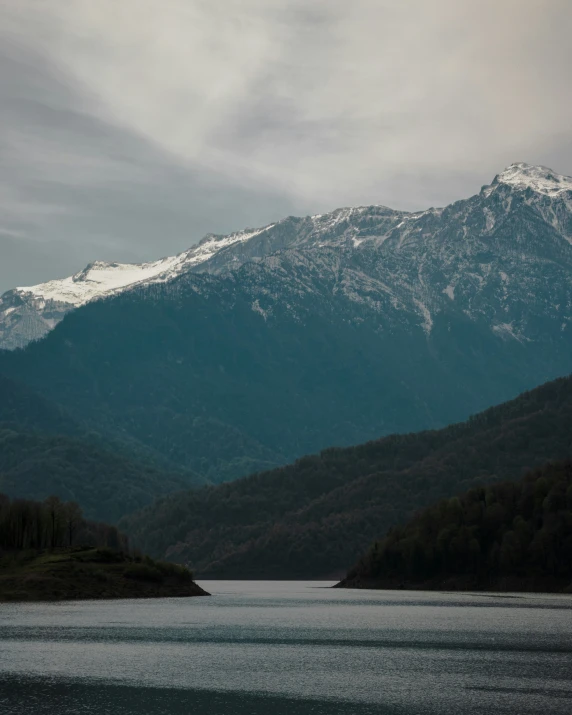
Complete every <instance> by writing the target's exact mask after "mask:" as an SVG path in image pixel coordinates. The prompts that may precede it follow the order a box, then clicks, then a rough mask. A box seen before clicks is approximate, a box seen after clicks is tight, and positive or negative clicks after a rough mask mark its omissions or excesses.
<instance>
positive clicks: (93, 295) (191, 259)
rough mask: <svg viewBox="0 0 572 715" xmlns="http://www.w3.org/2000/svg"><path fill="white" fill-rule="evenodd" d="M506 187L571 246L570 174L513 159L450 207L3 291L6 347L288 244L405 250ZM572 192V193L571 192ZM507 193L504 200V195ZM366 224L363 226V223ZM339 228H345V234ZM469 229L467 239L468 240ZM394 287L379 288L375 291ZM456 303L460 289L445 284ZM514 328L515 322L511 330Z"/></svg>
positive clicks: (203, 244) (320, 217) (213, 245)
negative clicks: (112, 303)
mask: <svg viewBox="0 0 572 715" xmlns="http://www.w3.org/2000/svg"><path fill="white" fill-rule="evenodd" d="M505 188H508V190H509V191H511V192H517V193H525V194H526V193H527V192H533V193H534V194H535V195H536V196H537V198H538V200H537V201H536V206H535V208H536V210H537V211H539V212H540V213H541V214H542V215H543V218H544V220H546V221H547V223H550V224H551V225H552V226H553V227H554V228H555V230H557V231H558V232H559V233H560V235H561V236H562V237H564V238H565V240H566V241H568V243H572V222H571V220H570V218H569V217H565V218H566V219H567V220H566V221H565V222H564V223H565V225H563V221H562V217H561V216H559V215H560V214H561V213H562V210H563V209H562V206H556V207H555V206H554V205H552V204H553V202H554V201H556V202H560V204H564V205H565V206H566V209H565V210H568V211H570V212H572V179H570V178H569V177H565V176H562V175H559V174H556V173H555V172H553V171H552V170H550V169H547V168H546V167H536V166H530V165H528V164H522V163H520V164H512V165H511V166H510V167H508V168H507V169H505V170H504V171H503V172H501V173H500V174H497V176H496V177H495V178H494V179H493V182H492V183H491V184H490V185H488V186H485V187H483V188H482V189H481V192H480V194H477V195H475V196H474V197H471V199H466V200H461V201H458V202H456V203H454V204H451V205H450V206H449V207H445V208H429V209H426V210H423V211H418V212H406V211H397V210H393V209H389V208H387V207H384V206H381V205H375V206H359V207H346V208H340V209H336V210H334V211H332V212H330V213H327V214H316V215H314V216H307V217H305V218H297V217H287V218H285V219H282V220H281V221H278V222H276V223H273V224H269V225H267V226H264V227H262V228H258V229H244V230H242V231H238V232H235V233H232V234H228V235H216V234H208V235H207V236H205V237H204V238H203V239H202V240H201V241H200V242H199V243H198V244H197V245H195V246H192V247H191V248H190V249H188V250H186V251H183V252H182V253H180V254H177V255H176V256H172V257H166V258H162V259H159V260H157V261H152V262H148V263H142V264H120V263H106V262H104V261H95V262H93V263H90V264H89V265H88V266H86V267H85V268H84V269H83V270H81V271H79V272H78V273H76V274H75V275H73V276H70V277H68V278H64V279H57V280H52V281H48V282H47V283H43V284H39V285H36V286H28V287H19V288H15V289H12V290H9V291H7V292H6V293H4V294H3V295H2V296H0V348H4V349H14V348H17V347H23V346H24V345H26V344H27V343H28V342H30V341H31V340H36V339H38V338H41V337H43V335H45V334H46V333H47V332H49V331H50V330H52V329H53V328H54V327H55V325H57V324H58V322H60V321H61V320H62V318H63V317H64V316H65V315H66V314H67V313H68V312H70V311H71V310H74V309H75V308H77V307H78V306H81V305H84V304H86V303H87V302H89V301H92V300H97V299H100V298H104V297H107V296H111V295H114V294H117V293H121V292H122V291H125V290H130V289H132V288H134V287H136V286H141V285H150V284H152V283H160V282H166V281H167V282H168V281H171V280H174V279H176V278H177V277H178V276H181V275H185V274H188V273H192V272H205V271H206V272H211V273H213V274H215V275H218V274H222V273H225V272H229V271H230V272H231V271H233V270H235V269H236V268H238V267H240V266H241V265H243V264H244V263H245V262H249V261H252V262H256V261H259V260H263V259H265V258H266V259H267V258H269V257H270V256H272V255H273V254H276V253H280V252H281V251H283V250H285V249H288V250H292V249H303V247H304V246H305V247H308V246H312V247H313V248H314V249H315V248H325V247H326V246H329V247H336V249H340V250H341V249H342V248H343V247H345V248H346V249H347V248H350V249H353V250H359V249H360V247H361V246H362V245H363V244H365V245H364V248H367V247H368V245H370V246H374V247H375V248H376V249H379V248H380V247H382V246H383V244H384V243H385V242H386V241H389V242H390V243H391V242H392V241H393V242H394V243H395V239H396V238H397V248H398V249H402V248H403V247H407V243H408V242H411V240H412V237H414V236H415V235H416V234H418V233H419V232H421V234H422V235H425V234H427V233H428V232H431V231H435V230H436V228H437V230H438V227H436V225H435V224H436V222H437V223H438V221H439V220H442V218H443V215H444V214H446V213H447V212H448V211H449V210H450V211H454V210H455V207H457V208H459V205H462V204H463V203H465V204H466V203H467V202H470V201H471V200H472V199H478V197H481V198H482V197H484V198H485V199H489V198H490V197H491V195H492V194H494V193H495V192H501V193H502V191H503V190H504V189H505ZM568 193H570V196H565V194H568ZM505 198H506V197H505ZM360 223H361V224H362V225H360ZM485 224H486V225H485V229H486V230H485V235H486V232H487V231H488V230H492V229H493V228H494V227H495V220H494V217H493V216H492V214H491V213H490V212H489V213H487V212H485ZM340 227H346V230H344V231H341V232H340V231H339V229H340ZM466 235H467V234H466V233H465V234H464V235H463V236H461V238H465V237H466ZM387 288H388V286H387V285H386V286H383V285H377V286H376V289H377V290H382V291H383V290H384V289H385V290H387ZM442 290H443V291H445V295H447V296H448V297H449V298H450V300H451V301H454V299H455V297H454V296H455V286H453V285H446V286H443V288H442ZM415 300H416V301H417V311H418V312H419V313H420V314H421V315H424V316H425V325H426V329H430V326H431V316H430V311H428V308H427V306H426V305H425V304H424V303H423V301H422V300H421V299H420V298H419V296H417V297H416V299H415ZM502 329H503V328H502V327H501V330H502ZM506 330H507V331H508V332H510V330H511V328H510V326H509V327H508V328H506Z"/></svg>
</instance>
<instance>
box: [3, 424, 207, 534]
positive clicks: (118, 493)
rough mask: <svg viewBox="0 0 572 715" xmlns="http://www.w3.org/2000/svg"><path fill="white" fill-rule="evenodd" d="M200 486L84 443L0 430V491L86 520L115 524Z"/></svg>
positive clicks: (10, 428) (15, 429)
mask: <svg viewBox="0 0 572 715" xmlns="http://www.w3.org/2000/svg"><path fill="white" fill-rule="evenodd" d="M197 483H198V484H200V480H199V479H198V478H197V477H195V476H194V475H192V474H181V473H178V472H176V471H174V470H173V471H171V472H169V471H166V470H160V469H158V468H156V467H153V466H150V465H149V464H145V463H142V462H140V461H136V460H133V459H129V458H128V457H126V456H124V455H123V454H121V453H117V452H114V451H112V450H111V449H110V448H109V447H104V446H101V444H98V443H97V442H95V443H94V442H93V441H92V440H90V439H86V438H78V437H75V438H74V437H68V436H64V435H50V434H39V433H36V432H27V431H23V430H22V429H21V428H18V427H13V426H8V427H7V426H4V425H1V424H0V491H2V492H4V493H6V494H8V495H9V496H11V497H14V498H17V497H25V498H26V499H38V500H42V499H45V498H46V497H48V496H50V495H52V494H55V495H56V496H58V497H60V498H61V499H66V500H72V501H77V502H78V503H79V504H80V505H81V507H82V508H83V510H84V511H85V514H86V516H87V517H88V518H89V519H96V520H99V521H107V522H111V523H115V522H117V521H118V520H119V519H120V518H121V517H122V516H124V515H125V514H129V513H131V512H133V511H135V510H137V509H140V508H141V507H143V506H145V505H146V504H149V503H151V502H152V501H153V500H154V499H155V498H156V497H157V496H160V495H162V494H167V493H168V492H175V491H179V490H181V489H184V488H188V487H189V486H191V485H193V484H197Z"/></svg>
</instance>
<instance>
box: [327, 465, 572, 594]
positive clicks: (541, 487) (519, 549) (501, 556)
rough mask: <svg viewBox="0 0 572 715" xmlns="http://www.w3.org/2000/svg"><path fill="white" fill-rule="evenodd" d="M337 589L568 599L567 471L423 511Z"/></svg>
mask: <svg viewBox="0 0 572 715" xmlns="http://www.w3.org/2000/svg"><path fill="white" fill-rule="evenodd" d="M338 586H339V587H342V588H392V589H393V588H407V589H423V590H430V589H438V590H447V591H451V590H463V591H467V590H486V591H519V592H520V591H545V592H546V591H548V592H562V591H565V592H566V593H572V465H571V463H570V462H565V463H556V464H549V465H547V466H545V467H544V468H542V469H538V470H536V471H535V472H532V473H530V474H528V475H527V476H526V477H525V478H524V479H522V480H521V481H520V482H505V483H503V484H493V485H491V486H489V487H487V488H484V487H480V488H476V489H471V490H470V491H469V492H466V493H465V494H462V495H461V496H460V497H453V498H451V499H446V500H444V501H441V502H439V503H438V504H436V505H434V506H431V507H429V508H427V509H424V510H423V511H421V512H420V513H419V514H417V515H416V516H415V517H414V518H413V519H412V520H411V521H409V522H408V523H406V524H405V525H403V526H398V527H395V528H393V529H391V530H390V532H389V533H388V535H387V536H386V537H385V538H384V539H382V540H381V541H377V542H375V543H374V545H373V546H372V547H371V548H370V550H369V551H368V552H367V554H365V555H364V556H363V557H362V558H361V559H360V561H359V562H358V563H357V565H356V566H355V567H354V568H352V569H351V570H350V572H349V573H348V575H347V577H346V578H345V579H344V580H343V581H342V582H341V583H339V584H338Z"/></svg>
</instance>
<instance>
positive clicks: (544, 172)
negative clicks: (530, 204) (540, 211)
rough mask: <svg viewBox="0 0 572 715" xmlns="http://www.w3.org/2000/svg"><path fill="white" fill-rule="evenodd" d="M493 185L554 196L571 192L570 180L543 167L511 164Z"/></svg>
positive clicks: (571, 180)
mask: <svg viewBox="0 0 572 715" xmlns="http://www.w3.org/2000/svg"><path fill="white" fill-rule="evenodd" d="M494 183H498V184H506V185H508V186H513V187H514V188H516V189H532V190H533V191H536V192H537V193H539V194H545V195H547V196H556V195H558V194H561V193H564V192H565V191H572V178H571V177H569V176H563V175H562V174H557V173H556V172H555V171H552V169H548V168H547V167H545V166H531V165H530V164H524V163H520V164H511V165H510V166H509V167H508V168H507V169H505V170H504V171H503V172H502V173H501V174H499V175H498V176H497V177H496V179H495V182H494Z"/></svg>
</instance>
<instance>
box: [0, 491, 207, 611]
mask: <svg viewBox="0 0 572 715" xmlns="http://www.w3.org/2000/svg"><path fill="white" fill-rule="evenodd" d="M202 595H206V594H205V592H204V591H203V590H202V589H201V588H200V587H199V586H197V585H196V584H195V583H194V582H193V576H192V574H191V572H190V571H188V570H187V569H186V568H184V567H183V566H177V565H175V564H168V563H163V562H158V561H153V560H152V559H150V558H149V557H142V556H140V555H136V554H130V553H129V552H128V548H127V539H126V537H125V536H124V535H123V534H121V533H120V532H119V531H118V530H117V529H116V528H115V527H113V526H108V525H106V524H100V523H95V522H91V521H86V520H85V519H84V518H83V515H82V512H81V509H80V508H79V506H78V505H77V504H76V503H74V502H68V503H63V502H61V501H60V500H59V499H57V498H56V497H49V498H48V499H46V500H45V501H43V502H37V501H28V500H23V499H17V500H14V501H10V499H9V498H8V497H6V496H5V495H4V494H0V602H2V601H61V600H69V599H93V598H151V597H164V596H202Z"/></svg>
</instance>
